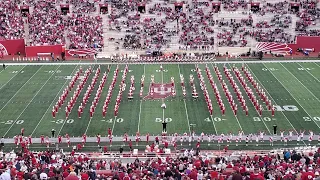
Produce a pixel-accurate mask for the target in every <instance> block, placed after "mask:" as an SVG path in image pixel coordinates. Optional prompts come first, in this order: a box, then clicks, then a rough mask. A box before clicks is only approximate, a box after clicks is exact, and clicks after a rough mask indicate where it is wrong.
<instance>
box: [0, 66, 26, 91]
mask: <svg viewBox="0 0 320 180" xmlns="http://www.w3.org/2000/svg"><path fill="white" fill-rule="evenodd" d="M25 67H26V66H24V67H23V68H22V69H20V71H18V73H16V74H15V75H14V76H12V77H11V78H10V79H9V81H7V82H6V83H4V84H3V85H2V86H1V87H0V89H2V88H3V87H4V86H5V85H7V84H8V83H9V82H10V81H11V80H12V79H13V78H14V77H16V75H18V74H19V73H20V72H21V71H22V70H23V69H24V68H25ZM2 71H3V70H2ZM2 71H1V72H0V73H2Z"/></svg>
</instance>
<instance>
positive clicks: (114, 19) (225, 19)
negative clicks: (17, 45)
mask: <svg viewBox="0 0 320 180" xmlns="http://www.w3.org/2000/svg"><path fill="white" fill-rule="evenodd" d="M4 2H5V3H3V4H1V5H0V6H1V8H2V11H1V12H0V13H1V14H0V15H1V21H2V22H1V29H0V37H1V39H17V38H24V39H26V41H27V45H56V44H66V47H68V48H70V49H86V48H99V49H102V51H105V52H114V51H115V50H118V51H119V52H126V51H128V52H130V51H131V50H135V51H140V50H141V51H144V50H148V51H154V50H171V51H179V50H196V51H209V50H210V51H216V52H217V51H219V48H220V47H221V48H223V47H251V48H252V47H254V46H255V44H256V42H280V43H294V41H295V37H296V36H301V35H303V36H317V35H319V27H318V26H319V25H318V24H317V21H318V19H319V18H320V8H319V7H318V6H319V3H318V1H315V0H309V1H299V3H296V2H294V1H280V2H276V1H268V2H265V1H260V0H258V1H257V3H258V6H259V8H253V7H252V6H253V5H252V3H251V4H250V3H247V1H242V0H241V1H237V2H235V1H231V0H220V1H218V2H219V3H221V4H220V6H221V8H220V11H216V10H215V9H214V7H215V6H213V5H212V2H210V1H206V0H205V1H203V2H198V1H195V0H189V1H186V2H185V4H183V8H182V9H181V10H178V9H179V7H176V6H175V4H173V3H168V2H160V1H155V0H154V1H148V2H146V3H143V4H141V3H140V2H138V1H129V2H125V1H117V2H113V1H112V2H110V3H109V7H111V8H109V9H108V10H106V9H104V10H103V11H104V12H107V13H106V14H104V13H101V14H99V12H100V10H99V9H98V8H99V7H100V6H99V5H100V4H101V3H104V2H101V1H88V0H70V1H53V0H27V1H23V2H20V1H17V2H16V3H13V2H11V1H4ZM61 4H68V5H70V11H68V13H67V14H64V13H62V12H61V9H60V6H59V5H61ZM21 5H27V6H29V7H30V8H29V9H30V10H29V11H30V14H28V15H27V17H22V14H21V12H20V9H19V6H21ZM68 7H69V6H68ZM141 7H143V8H144V9H141ZM223 53H225V52H223Z"/></svg>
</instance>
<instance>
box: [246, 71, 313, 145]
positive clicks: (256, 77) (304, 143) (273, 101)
mask: <svg viewBox="0 0 320 180" xmlns="http://www.w3.org/2000/svg"><path fill="white" fill-rule="evenodd" d="M246 67H248V69H249V70H250V72H251V74H252V75H253V76H254V77H255V78H256V80H257V81H258V82H259V84H260V85H261V86H262V88H263V89H264V91H265V92H266V93H267V94H268V95H269V97H270V98H271V100H272V101H273V102H274V103H275V104H277V103H276V101H275V100H274V98H273V97H272V96H271V94H270V93H269V92H268V90H267V89H266V88H265V87H264V86H263V83H261V81H260V80H259V78H258V77H257V76H256V75H255V74H254V72H253V71H252V70H251V68H250V67H249V66H248V65H246ZM279 112H281V113H282V115H283V116H284V117H285V118H286V120H287V121H288V123H289V124H290V126H291V127H292V129H293V130H294V131H295V132H296V134H298V131H297V130H296V128H295V127H294V126H293V124H292V123H291V121H290V120H289V119H288V117H287V116H286V115H285V114H284V112H283V111H279ZM303 143H304V144H305V145H307V144H306V143H305V142H304V141H303Z"/></svg>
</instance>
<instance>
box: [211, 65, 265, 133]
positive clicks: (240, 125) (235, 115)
mask: <svg viewBox="0 0 320 180" xmlns="http://www.w3.org/2000/svg"><path fill="white" fill-rule="evenodd" d="M211 66H212V68H214V67H213V64H212V63H211ZM229 67H230V68H232V67H231V66H230V64H229ZM232 74H234V72H233V71H232ZM232 77H233V76H232ZM234 79H236V81H239V80H238V78H234ZM239 83H240V82H239ZM239 87H241V84H240V86H239ZM250 102H251V101H250ZM251 103H252V102H251ZM252 105H253V103H252ZM233 115H234V117H235V118H236V119H237V122H238V125H239V126H240V129H241V131H243V129H242V126H241V124H240V121H239V119H238V116H237V115H235V114H234V113H233ZM264 125H265V126H266V124H264ZM266 128H267V129H268V131H269V133H270V130H269V128H268V127H267V126H266Z"/></svg>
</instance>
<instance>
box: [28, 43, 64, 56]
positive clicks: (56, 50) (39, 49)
mask: <svg viewBox="0 0 320 180" xmlns="http://www.w3.org/2000/svg"><path fill="white" fill-rule="evenodd" d="M62 47H63V45H49V46H27V47H26V56H27V57H36V56H38V55H39V54H51V53H52V54H54V56H61V53H62Z"/></svg>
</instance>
